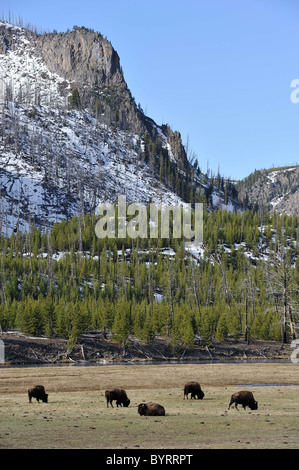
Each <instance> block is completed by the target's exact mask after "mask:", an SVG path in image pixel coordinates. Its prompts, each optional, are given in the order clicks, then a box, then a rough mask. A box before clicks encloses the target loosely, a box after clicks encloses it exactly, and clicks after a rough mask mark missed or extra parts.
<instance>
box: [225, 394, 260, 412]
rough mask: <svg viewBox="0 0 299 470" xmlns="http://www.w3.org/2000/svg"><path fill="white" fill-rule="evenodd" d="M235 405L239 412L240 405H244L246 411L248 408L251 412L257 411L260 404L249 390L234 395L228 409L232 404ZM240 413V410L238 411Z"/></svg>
mask: <svg viewBox="0 0 299 470" xmlns="http://www.w3.org/2000/svg"><path fill="white" fill-rule="evenodd" d="M233 403H234V404H235V408H236V409H237V410H238V405H242V406H243V408H244V410H245V409H246V406H248V407H249V408H250V409H251V410H257V406H258V403H257V401H255V399H254V397H253V393H252V392H249V391H247V390H241V391H240V392H236V393H233V395H232V396H231V399H230V404H229V406H228V409H230V407H231V405H232V404H233ZM238 411H239V410H238Z"/></svg>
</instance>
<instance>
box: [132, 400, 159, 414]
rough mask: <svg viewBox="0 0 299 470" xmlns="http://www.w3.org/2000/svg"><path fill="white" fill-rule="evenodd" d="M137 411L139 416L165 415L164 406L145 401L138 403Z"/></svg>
mask: <svg viewBox="0 0 299 470" xmlns="http://www.w3.org/2000/svg"><path fill="white" fill-rule="evenodd" d="M138 413H139V414H140V416H165V408H164V406H162V405H159V404H158V403H153V402H151V401H150V402H147V403H140V405H138Z"/></svg>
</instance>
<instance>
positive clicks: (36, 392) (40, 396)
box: [28, 385, 49, 403]
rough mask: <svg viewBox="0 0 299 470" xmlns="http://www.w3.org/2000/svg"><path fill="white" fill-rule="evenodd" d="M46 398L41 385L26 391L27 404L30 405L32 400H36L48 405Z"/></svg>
mask: <svg viewBox="0 0 299 470" xmlns="http://www.w3.org/2000/svg"><path fill="white" fill-rule="evenodd" d="M48 396H49V395H48V393H46V391H45V387H44V386H43V385H35V386H34V387H32V388H29V390H28V398H29V403H32V401H31V399H32V398H36V399H37V401H38V402H39V400H42V401H43V402H44V403H48Z"/></svg>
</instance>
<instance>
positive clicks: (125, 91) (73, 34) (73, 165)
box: [0, 22, 189, 234]
mask: <svg viewBox="0 0 299 470" xmlns="http://www.w3.org/2000/svg"><path fill="white" fill-rule="evenodd" d="M0 114H1V120H0V183H1V188H0V190H1V201H0V219H1V224H2V231H3V230H4V232H5V233H8V234H9V233H10V232H11V230H12V229H13V230H16V227H19V228H24V229H26V228H28V224H30V221H31V222H32V221H35V223H37V224H38V225H42V226H45V225H46V226H50V225H51V224H52V223H53V222H55V221H60V220H61V219H63V218H65V217H71V216H73V215H78V214H79V213H82V212H84V211H91V210H95V207H96V205H97V204H98V203H99V202H100V201H103V200H112V201H115V199H116V197H117V195H119V194H126V195H127V199H128V202H129V201H135V202H138V201H142V202H146V201H149V200H153V201H159V202H160V201H162V200H163V201H164V202H166V201H168V202H169V203H181V202H182V199H181V197H180V195H178V194H177V192H176V189H175V188H173V187H170V186H169V184H167V181H166V176H167V175H166V176H164V174H162V173H163V172H162V173H161V171H160V174H159V170H160V168H159V158H160V157H159V156H160V155H162V154H163V161H164V163H165V161H166V160H168V161H169V165H170V164H171V165H172V171H175V168H176V165H178V164H179V167H180V168H181V169H182V168H183V169H184V168H185V169H186V168H188V166H189V163H188V160H187V156H186V152H185V149H184V146H183V145H182V142H181V136H180V134H179V133H178V132H174V131H172V130H171V129H170V128H169V126H166V125H165V126H159V125H157V124H156V123H155V122H154V121H153V120H152V119H151V118H150V117H148V116H145V115H144V113H143V111H142V110H141V109H140V108H139V107H138V106H137V105H136V103H135V101H134V99H133V97H132V94H131V92H130V90H129V88H128V86H127V84H126V82H125V79H124V76H123V73H122V69H121V66H120V59H119V57H118V54H117V52H116V51H115V50H114V49H113V47H112V45H111V44H110V42H109V41H108V40H107V39H105V38H103V37H102V35H101V34H99V33H95V32H94V31H91V30H88V29H86V28H84V27H81V28H78V27H74V29H73V30H72V31H69V32H67V33H60V34H56V33H51V34H42V35H39V34H36V33H34V32H31V31H29V30H26V29H24V28H21V27H17V26H13V25H10V24H7V23H1V22H0ZM157 152H159V153H157ZM173 165H174V166H173ZM165 167H167V165H166V166H165ZM167 168H168V167H167ZM168 171H169V170H168ZM183 178H184V174H183V173H181V174H180V179H183ZM168 180H169V181H170V178H168Z"/></svg>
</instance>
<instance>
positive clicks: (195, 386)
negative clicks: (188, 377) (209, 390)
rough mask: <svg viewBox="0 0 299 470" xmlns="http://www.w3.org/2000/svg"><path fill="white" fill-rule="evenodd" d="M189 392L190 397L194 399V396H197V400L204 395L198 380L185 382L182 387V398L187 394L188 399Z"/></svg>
mask: <svg viewBox="0 0 299 470" xmlns="http://www.w3.org/2000/svg"><path fill="white" fill-rule="evenodd" d="M189 393H191V399H192V398H194V400H195V399H196V397H197V398H198V400H202V399H203V397H204V396H205V394H204V393H203V391H202V389H201V387H200V385H199V383H198V382H188V383H186V385H185V387H184V400H185V396H187V400H188V394H189Z"/></svg>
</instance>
